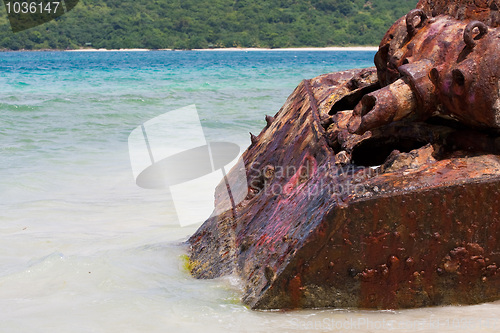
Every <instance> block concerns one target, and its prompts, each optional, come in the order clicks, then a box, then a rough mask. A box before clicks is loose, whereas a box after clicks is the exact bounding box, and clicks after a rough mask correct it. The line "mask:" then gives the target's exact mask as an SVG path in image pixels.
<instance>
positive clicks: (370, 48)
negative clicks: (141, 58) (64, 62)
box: [66, 46, 378, 52]
mask: <svg viewBox="0 0 500 333" xmlns="http://www.w3.org/2000/svg"><path fill="white" fill-rule="evenodd" d="M66 51H67V52H146V51H203V52H205V51H206V52H221V51H225V52H227V51H245V52H251V51H295V52H296V51H378V46H346V47H343V46H330V47H293V48H277V49H268V48H239V47H233V48H217V49H193V50H173V49H160V50H150V49H109V50H108V49H92V48H85V49H77V50H66Z"/></svg>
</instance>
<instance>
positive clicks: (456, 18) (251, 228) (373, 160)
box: [189, 0, 500, 309]
mask: <svg viewBox="0 0 500 333" xmlns="http://www.w3.org/2000/svg"><path fill="white" fill-rule="evenodd" d="M499 8H500V0H494V1H491V0H476V1H472V0H468V1H465V0H461V1H441V0H422V1H420V3H419V4H418V5H417V9H415V10H413V11H411V12H410V13H408V15H407V16H406V17H403V18H401V19H400V20H399V21H397V22H396V23H395V24H394V25H393V26H392V27H391V28H390V29H389V31H388V32H387V34H386V35H385V37H384V38H383V40H382V42H381V44H380V48H379V51H378V53H377V55H376V57H375V65H376V68H368V69H363V70H348V71H344V72H339V73H333V74H326V75H322V76H319V77H317V78H314V79H312V80H304V81H303V82H302V83H301V84H300V85H299V86H298V87H297V88H296V90H295V91H294V92H293V94H292V95H291V96H290V97H289V98H288V100H287V101H286V103H285V105H284V106H283V108H282V109H281V110H280V111H279V112H278V113H277V114H276V116H275V117H274V118H272V117H268V118H267V121H268V125H267V126H266V128H265V129H264V130H263V131H262V132H261V133H260V134H259V135H258V136H256V137H253V138H252V145H251V147H250V148H249V149H248V150H247V151H246V152H245V153H244V155H243V159H244V162H245V165H246V169H247V176H248V184H245V185H248V186H249V195H248V196H247V198H246V199H245V200H244V201H243V202H241V203H240V204H239V205H237V206H236V207H235V208H234V209H233V210H231V211H227V212H225V213H224V214H221V215H219V216H216V217H212V218H210V219H209V220H207V221H206V222H205V224H204V225H203V226H202V227H201V228H200V229H199V230H198V231H197V232H196V234H195V235H193V236H192V237H191V238H190V240H189V244H190V245H191V253H190V259H191V267H192V274H193V275H194V276H195V277H197V278H216V277H220V276H223V275H228V274H236V275H238V276H239V277H241V279H242V281H243V284H244V296H243V301H244V302H245V303H246V304H248V305H249V306H251V307H252V308H254V309H294V308H318V307H335V308H352V307H355V308H377V309H397V308H413V307H422V306H434V305H445V304H475V303H480V302H486V301H493V300H497V299H500V243H499V239H500V223H499V220H500V132H499V129H500V92H499V91H500V58H499V54H500V28H499V26H500V12H499ZM229 177H231V174H229ZM219 190H221V188H219ZM218 198H220V196H217V195H216V204H218V203H217V200H219V199H218Z"/></svg>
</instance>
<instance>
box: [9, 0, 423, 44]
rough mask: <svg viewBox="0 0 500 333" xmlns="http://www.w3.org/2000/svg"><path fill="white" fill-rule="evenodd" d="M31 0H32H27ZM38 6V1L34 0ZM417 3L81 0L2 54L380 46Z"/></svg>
mask: <svg viewBox="0 0 500 333" xmlns="http://www.w3.org/2000/svg"><path fill="white" fill-rule="evenodd" d="M26 1H30V0H26ZM33 1H36V0H33ZM416 3H417V1H416V0H399V1H393V0H353V1H348V0H273V1H270V0H267V1H266V0H80V2H79V3H78V5H77V6H76V7H75V8H74V9H73V10H72V11H70V12H68V13H67V14H66V15H63V16H61V17H59V18H57V19H56V20H54V21H51V22H48V23H46V24H44V25H41V26H38V27H35V28H31V29H29V30H25V31H22V32H19V33H13V32H12V31H11V29H10V25H9V21H8V19H7V14H6V12H5V10H3V11H0V12H1V13H2V14H1V15H0V49H11V50H18V49H28V50H31V49H75V48H82V47H93V48H108V49H115V48H148V49H164V48H175V49H193V48H209V47H271V48H278V47H305V46H311V47H323V46H347V45H377V44H378V42H379V41H380V39H381V38H382V36H383V35H384V33H385V31H386V30H387V29H388V28H389V27H390V26H391V25H392V23H393V22H394V21H395V20H396V19H398V18H399V17H401V16H403V15H405V14H406V13H407V12H408V11H410V10H411V9H412V8H415V5H416Z"/></svg>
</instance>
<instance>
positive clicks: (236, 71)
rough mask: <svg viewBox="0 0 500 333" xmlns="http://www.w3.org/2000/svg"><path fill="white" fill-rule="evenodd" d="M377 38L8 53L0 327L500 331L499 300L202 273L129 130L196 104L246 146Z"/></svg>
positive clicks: (0, 133) (1, 78) (215, 126)
mask: <svg viewBox="0 0 500 333" xmlns="http://www.w3.org/2000/svg"><path fill="white" fill-rule="evenodd" d="M373 55H374V53H373V52H321V51H314V52H306V51H303V52H291V51H290V52H281V51H272V52H271V51H269V52H265V51H258V52H171V51H165V52H163V51H158V52H99V53H88V52H81V53H80V52H37V53H27V52H26V53H25V52H17V53H2V54H0V82H1V87H2V89H1V90H0V140H1V141H0V142H1V144H0V175H1V177H0V239H1V244H2V246H0V309H2V311H1V312H0V332H199V331H202V332H269V331H276V332H299V331H311V332H378V331H394V332H414V331H418V332H436V331H440V332H470V331H476V332H496V331H498V330H499V329H500V319H498V318H500V306H499V305H498V304H484V305H478V306H468V307H444V308H433V309H420V310H409V311H397V312H372V311H345V310H344V311H342V310H316V311H295V312H256V311H251V310H249V309H247V308H246V307H245V306H244V305H242V304H241V303H240V302H239V295H240V289H239V286H238V281H237V280H236V279H234V278H224V279H220V280H214V281H199V280H195V279H192V278H191V277H190V276H189V274H188V273H187V271H186V270H185V269H184V261H183V259H182V257H183V255H184V253H185V248H184V246H183V245H182V243H183V241H185V240H186V239H187V237H188V236H189V235H190V234H192V233H193V232H194V231H195V230H196V226H193V227H189V228H181V227H179V225H178V223H177V219H176V213H175V210H174V208H173V206H172V203H171V200H170V197H169V194H168V193H166V192H165V191H163V190H145V189H141V188H139V187H137V186H136V185H135V182H134V178H133V176H132V170H131V166H130V162H129V155H128V154H129V153H128V146H127V139H128V136H129V134H130V133H131V132H132V130H134V129H135V128H136V127H137V126H140V125H141V124H142V123H144V122H145V121H148V120H150V119H152V118H154V117H157V116H159V115H162V114H164V113H165V112H167V111H172V110H175V109H178V108H180V107H184V106H187V105H191V104H196V106H197V109H198V112H199V114H200V118H201V122H202V124H203V126H204V131H205V134H206V136H207V138H208V139H209V140H210V139H214V140H215V139H220V138H221V137H223V138H224V140H226V141H229V142H234V143H237V144H239V145H240V146H241V147H246V146H248V144H249V136H248V132H249V131H251V132H253V133H259V132H260V130H261V129H262V128H263V127H264V125H265V121H264V115H265V114H270V115H273V114H275V113H276V112H277V111H278V110H279V109H280V107H281V106H282V104H283V103H284V101H285V100H286V98H287V96H288V95H289V94H290V93H291V92H292V91H293V89H294V87H295V86H296V85H297V84H298V83H299V82H300V80H302V79H303V78H312V77H314V76H316V75H319V74H322V73H327V72H332V71H338V70H342V69H347V68H355V67H368V66H371V65H372V63H373V61H372V59H373Z"/></svg>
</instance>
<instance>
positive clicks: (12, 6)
mask: <svg viewBox="0 0 500 333" xmlns="http://www.w3.org/2000/svg"><path fill="white" fill-rule="evenodd" d="M60 4H61V3H60V2H59V1H52V2H27V1H8V2H7V1H6V2H5V7H6V8H7V14H55V13H57V9H58V8H59V6H60Z"/></svg>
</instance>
